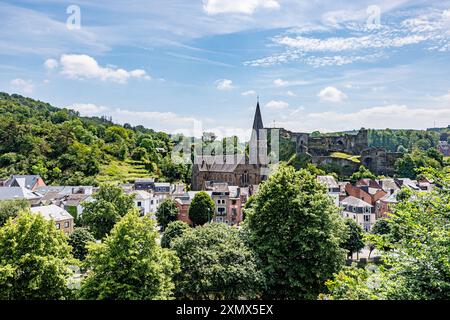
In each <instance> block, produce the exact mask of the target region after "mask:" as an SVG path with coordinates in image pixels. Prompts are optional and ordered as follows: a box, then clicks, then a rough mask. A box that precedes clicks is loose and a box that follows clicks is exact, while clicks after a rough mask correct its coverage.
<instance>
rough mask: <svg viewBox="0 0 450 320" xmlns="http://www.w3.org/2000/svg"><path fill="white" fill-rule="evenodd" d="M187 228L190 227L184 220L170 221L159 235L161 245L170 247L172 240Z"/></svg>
mask: <svg viewBox="0 0 450 320" xmlns="http://www.w3.org/2000/svg"><path fill="white" fill-rule="evenodd" d="M189 229H190V227H189V225H188V224H187V223H186V222H183V221H179V220H178V221H173V222H170V223H169V224H168V225H167V228H166V229H165V231H164V233H163V235H162V237H161V247H163V248H170V247H171V245H172V241H173V240H174V239H175V238H177V237H179V236H181V235H183V234H184V233H185V232H186V231H188V230H189Z"/></svg>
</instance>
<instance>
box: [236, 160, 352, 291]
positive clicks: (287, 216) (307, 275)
mask: <svg viewBox="0 0 450 320" xmlns="http://www.w3.org/2000/svg"><path fill="white" fill-rule="evenodd" d="M245 227H246V228H247V229H248V237H249V240H248V241H249V243H250V244H251V246H252V248H253V250H254V251H255V253H256V255H257V257H258V258H259V265H260V268H261V270H262V271H263V272H264V274H265V277H266V283H267V287H266V290H265V291H264V297H269V298H276V299H286V298H287V299H315V298H316V297H317V295H318V293H319V292H320V291H321V290H322V289H323V287H324V282H325V280H326V279H328V278H330V277H331V275H332V274H333V273H334V272H336V271H338V270H339V269H340V268H341V266H342V265H343V263H344V257H345V253H344V250H343V249H341V248H340V243H341V242H342V239H343V237H344V232H345V227H344V222H343V219H342V218H341V217H340V215H339V214H338V208H337V207H336V206H335V205H334V204H333V202H332V200H331V199H330V197H329V196H328V195H327V194H326V188H325V186H323V185H322V184H320V183H319V182H318V181H317V180H316V178H315V177H314V176H313V175H311V173H309V172H308V171H306V170H300V171H295V169H294V168H292V167H286V166H280V168H279V170H278V171H276V172H275V173H274V174H273V175H272V176H270V177H269V179H268V181H266V182H265V183H263V184H262V185H261V186H260V190H259V191H258V193H257V195H256V197H255V203H254V204H253V206H252V208H251V209H250V212H249V213H248V216H247V218H246V226H245Z"/></svg>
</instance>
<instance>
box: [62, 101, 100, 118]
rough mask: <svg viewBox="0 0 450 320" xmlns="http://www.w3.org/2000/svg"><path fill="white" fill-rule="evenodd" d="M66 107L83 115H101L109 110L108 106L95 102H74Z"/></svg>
mask: <svg viewBox="0 0 450 320" xmlns="http://www.w3.org/2000/svg"><path fill="white" fill-rule="evenodd" d="M66 108H67V109H71V110H75V111H78V112H79V113H80V114H81V115H82V116H100V115H104V113H105V112H107V111H109V109H108V108H107V107H104V106H98V105H96V104H93V103H74V104H72V105H71V106H67V107H66Z"/></svg>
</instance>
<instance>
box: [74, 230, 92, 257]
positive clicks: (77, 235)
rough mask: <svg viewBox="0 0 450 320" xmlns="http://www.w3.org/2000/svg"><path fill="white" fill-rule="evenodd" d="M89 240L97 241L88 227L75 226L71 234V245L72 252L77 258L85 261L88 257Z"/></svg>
mask: <svg viewBox="0 0 450 320" xmlns="http://www.w3.org/2000/svg"><path fill="white" fill-rule="evenodd" d="M89 242H95V238H94V236H93V235H92V233H91V232H90V231H89V229H87V228H80V227H78V228H75V229H74V230H73V233H72V234H71V235H70V236H69V245H70V246H71V247H72V254H73V256H74V257H75V258H77V259H78V260H80V261H83V260H84V259H85V258H86V254H87V247H86V245H87V244H88V243H89Z"/></svg>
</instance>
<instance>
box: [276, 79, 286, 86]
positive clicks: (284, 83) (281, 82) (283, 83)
mask: <svg viewBox="0 0 450 320" xmlns="http://www.w3.org/2000/svg"><path fill="white" fill-rule="evenodd" d="M273 84H274V85H275V86H276V87H285V86H287V85H288V84H289V82H288V81H284V80H283V79H276V80H274V81H273Z"/></svg>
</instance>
